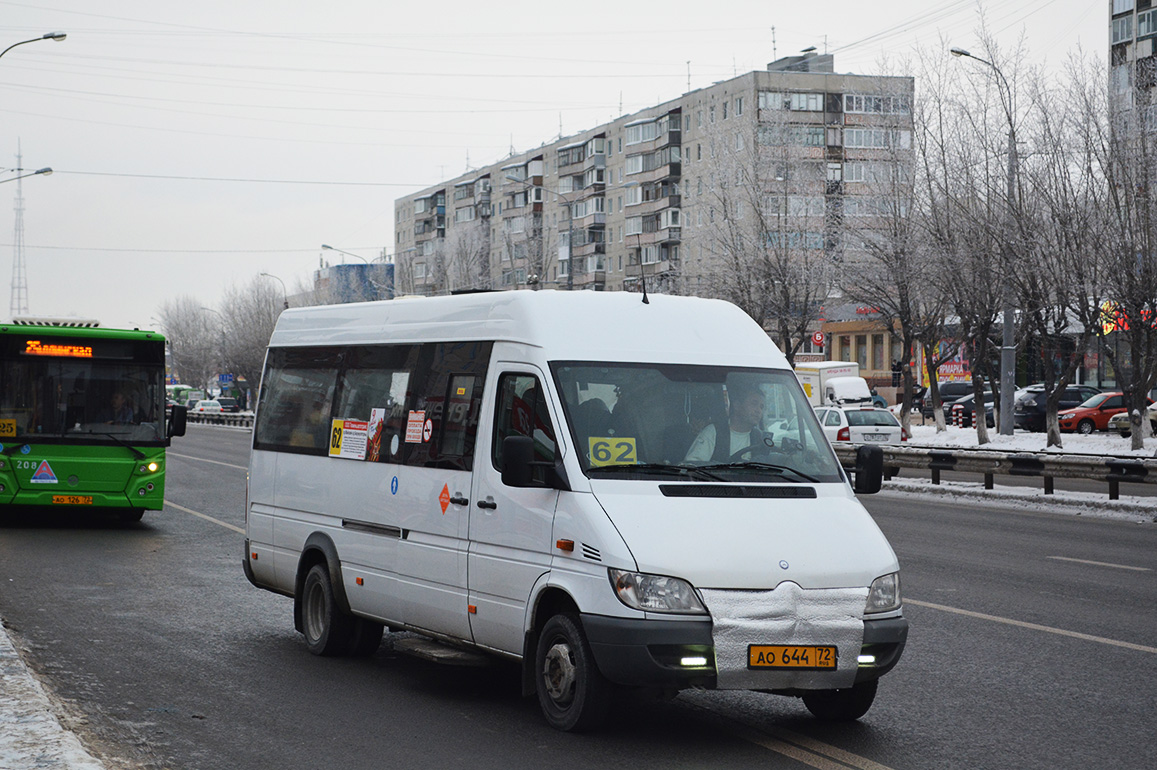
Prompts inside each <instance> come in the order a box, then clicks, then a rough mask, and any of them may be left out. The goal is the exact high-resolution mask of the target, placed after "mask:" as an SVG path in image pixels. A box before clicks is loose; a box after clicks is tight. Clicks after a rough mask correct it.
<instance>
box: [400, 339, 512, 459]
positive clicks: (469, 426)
mask: <svg viewBox="0 0 1157 770" xmlns="http://www.w3.org/2000/svg"><path fill="white" fill-rule="evenodd" d="M490 350H491V343H489V342H457V343H454V342H440V343H436V344H427V345H422V349H421V353H420V355H419V356H418V363H417V367H416V369H415V378H416V379H415V381H414V382H413V383H412V385H411V388H410V390H411V394H410V399H409V401H408V402H407V405H406V411H407V420H408V419H410V417H411V415H414V414H417V413H421V414H422V415H423V419H424V420H426V421H429V438H428V439H427V438H426V436H425V431H423V435H422V440H421V441H413V440H407V441H406V443H405V446H406V452H405V458H404V460H403V462H405V464H406V465H420V466H424V467H427V468H451V469H455V470H465V471H468V470H471V469H472V468H473V466H474V444H475V441H476V439H477V435H478V418H479V414H480V413H481V410H482V383H483V382H484V381H485V379H486V369H487V367H488V366H489V364H490ZM403 439H404V440H405V439H407V436H405V435H403Z"/></svg>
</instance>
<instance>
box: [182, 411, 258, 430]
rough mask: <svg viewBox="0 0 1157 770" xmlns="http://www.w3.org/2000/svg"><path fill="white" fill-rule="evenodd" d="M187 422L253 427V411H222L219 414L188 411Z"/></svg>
mask: <svg viewBox="0 0 1157 770" xmlns="http://www.w3.org/2000/svg"><path fill="white" fill-rule="evenodd" d="M187 419H188V421H189V422H196V423H201V424H207V425H232V426H234V427H238V428H252V427H253V412H222V413H220V414H216V413H212V414H195V413H193V412H189V416H188V418H187Z"/></svg>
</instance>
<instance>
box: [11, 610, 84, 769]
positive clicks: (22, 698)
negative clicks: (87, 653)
mask: <svg viewBox="0 0 1157 770" xmlns="http://www.w3.org/2000/svg"><path fill="white" fill-rule="evenodd" d="M0 768H3V769H4V770H45V768H49V769H51V770H105V766H104V765H103V764H102V763H101V762H99V761H98V760H97V759H95V758H94V757H93V756H92V755H91V754H89V753H88V752H87V751H85V749H84V747H83V746H82V745H81V743H80V741H79V740H78V739H77V737H76V736H75V735H74V734H73V733H72V732H70V731H68V730H65V729H64V727H63V726H61V724H60V721H59V720H58V719H57V718H56V715H55V713H54V712H53V709H52V704H51V703H50V701H49V699H48V695H47V694H46V693H45V692H44V688H43V687H41V686H40V683H39V682H37V681H36V679H35V678H33V676H32V673H31V672H30V671H29V670H28V668H27V666H25V665H24V661H22V660H21V659H20V656H19V655H17V654H16V648H15V647H13V646H12V640H11V639H10V638H9V637H8V631H7V630H6V629H5V628H4V626H3V624H0Z"/></svg>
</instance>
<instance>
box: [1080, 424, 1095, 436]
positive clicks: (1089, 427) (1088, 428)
mask: <svg viewBox="0 0 1157 770" xmlns="http://www.w3.org/2000/svg"><path fill="white" fill-rule="evenodd" d="M1077 430H1079V431H1080V432H1081V433H1082V434H1084V435H1086V436H1087V435H1089V434H1090V433H1092V432H1093V424H1092V423H1091V422H1082V423H1081V424H1080V425H1078V426H1077Z"/></svg>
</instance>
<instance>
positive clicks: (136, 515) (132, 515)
mask: <svg viewBox="0 0 1157 770" xmlns="http://www.w3.org/2000/svg"><path fill="white" fill-rule="evenodd" d="M144 516H145V509H144V508H130V509H128V510H127V511H121V512H120V520H121V521H124V522H133V521H140V520H141V519H142V518H144Z"/></svg>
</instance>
